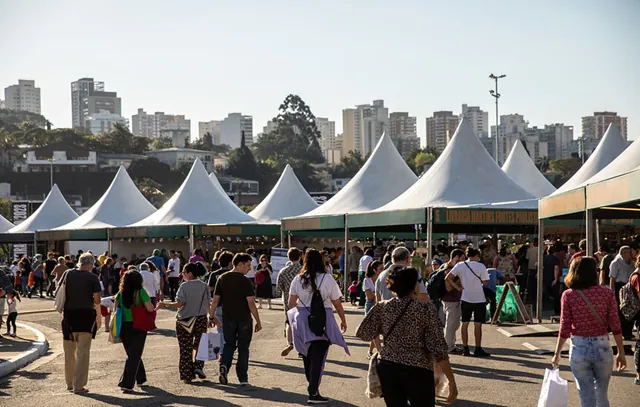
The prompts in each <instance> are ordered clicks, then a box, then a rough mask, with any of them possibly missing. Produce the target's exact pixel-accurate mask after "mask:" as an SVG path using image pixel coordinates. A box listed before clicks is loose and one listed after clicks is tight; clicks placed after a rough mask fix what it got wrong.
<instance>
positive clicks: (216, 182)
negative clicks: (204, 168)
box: [209, 172, 233, 202]
mask: <svg viewBox="0 0 640 407" xmlns="http://www.w3.org/2000/svg"><path fill="white" fill-rule="evenodd" d="M209 179H210V180H211V182H213V185H214V186H215V187H216V189H217V190H219V191H220V192H222V193H223V194H224V195H226V196H227V198H229V195H228V194H227V192H226V191H225V190H224V188H222V185H220V181H219V180H218V177H216V174H215V173H214V172H212V173H211V174H209ZM229 200H231V198H229ZM232 202H233V201H232Z"/></svg>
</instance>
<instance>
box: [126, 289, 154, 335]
mask: <svg viewBox="0 0 640 407" xmlns="http://www.w3.org/2000/svg"><path fill="white" fill-rule="evenodd" d="M136 296H137V300H139V303H140V304H139V305H136V301H135V300H134V302H133V305H132V306H131V318H132V319H133V329H139V330H141V331H147V332H149V331H153V330H155V329H156V312H155V311H153V312H149V311H147V308H146V307H145V306H144V303H143V302H142V297H141V296H140V291H138V292H137V293H136Z"/></svg>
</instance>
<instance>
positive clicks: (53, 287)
mask: <svg viewBox="0 0 640 407" xmlns="http://www.w3.org/2000/svg"><path fill="white" fill-rule="evenodd" d="M55 281H56V280H55V276H50V277H49V287H48V288H47V295H49V296H52V295H53V293H54V291H55V290H56V283H55Z"/></svg>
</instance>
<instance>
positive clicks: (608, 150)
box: [552, 123, 627, 195]
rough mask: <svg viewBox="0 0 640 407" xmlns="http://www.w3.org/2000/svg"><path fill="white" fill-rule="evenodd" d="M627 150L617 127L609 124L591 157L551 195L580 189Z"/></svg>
mask: <svg viewBox="0 0 640 407" xmlns="http://www.w3.org/2000/svg"><path fill="white" fill-rule="evenodd" d="M625 148H627V142H626V141H625V140H624V139H623V138H622V135H621V134H620V130H619V129H618V127H617V126H616V125H615V124H613V123H611V124H610V125H609V128H608V129H607V131H606V132H605V133H604V136H602V139H601V140H600V143H598V147H596V149H595V150H593V153H591V157H589V159H588V160H587V162H585V163H584V164H583V165H582V167H580V169H579V170H578V171H577V172H576V173H575V174H574V175H573V177H571V178H570V179H569V181H567V182H566V183H565V184H564V185H562V186H561V187H560V188H558V189H557V190H556V192H554V193H553V194H552V195H557V194H560V193H562V192H566V191H569V190H572V189H575V188H578V187H580V186H581V185H582V184H583V183H584V182H585V181H587V180H589V178H591V177H593V176H594V175H596V174H597V173H598V172H600V171H602V170H603V169H604V168H605V167H606V166H607V165H609V163H611V162H612V161H614V160H615V159H616V157H618V156H619V155H620V154H621V153H622V152H623V151H624V150H625Z"/></svg>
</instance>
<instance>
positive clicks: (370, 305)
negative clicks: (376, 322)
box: [364, 300, 376, 315]
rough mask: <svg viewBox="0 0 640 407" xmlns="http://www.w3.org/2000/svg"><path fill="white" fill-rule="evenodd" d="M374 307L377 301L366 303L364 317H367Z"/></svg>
mask: <svg viewBox="0 0 640 407" xmlns="http://www.w3.org/2000/svg"><path fill="white" fill-rule="evenodd" d="M374 305H376V300H367V302H365V303H364V315H367V314H368V313H369V311H370V310H371V308H373V306H374Z"/></svg>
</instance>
